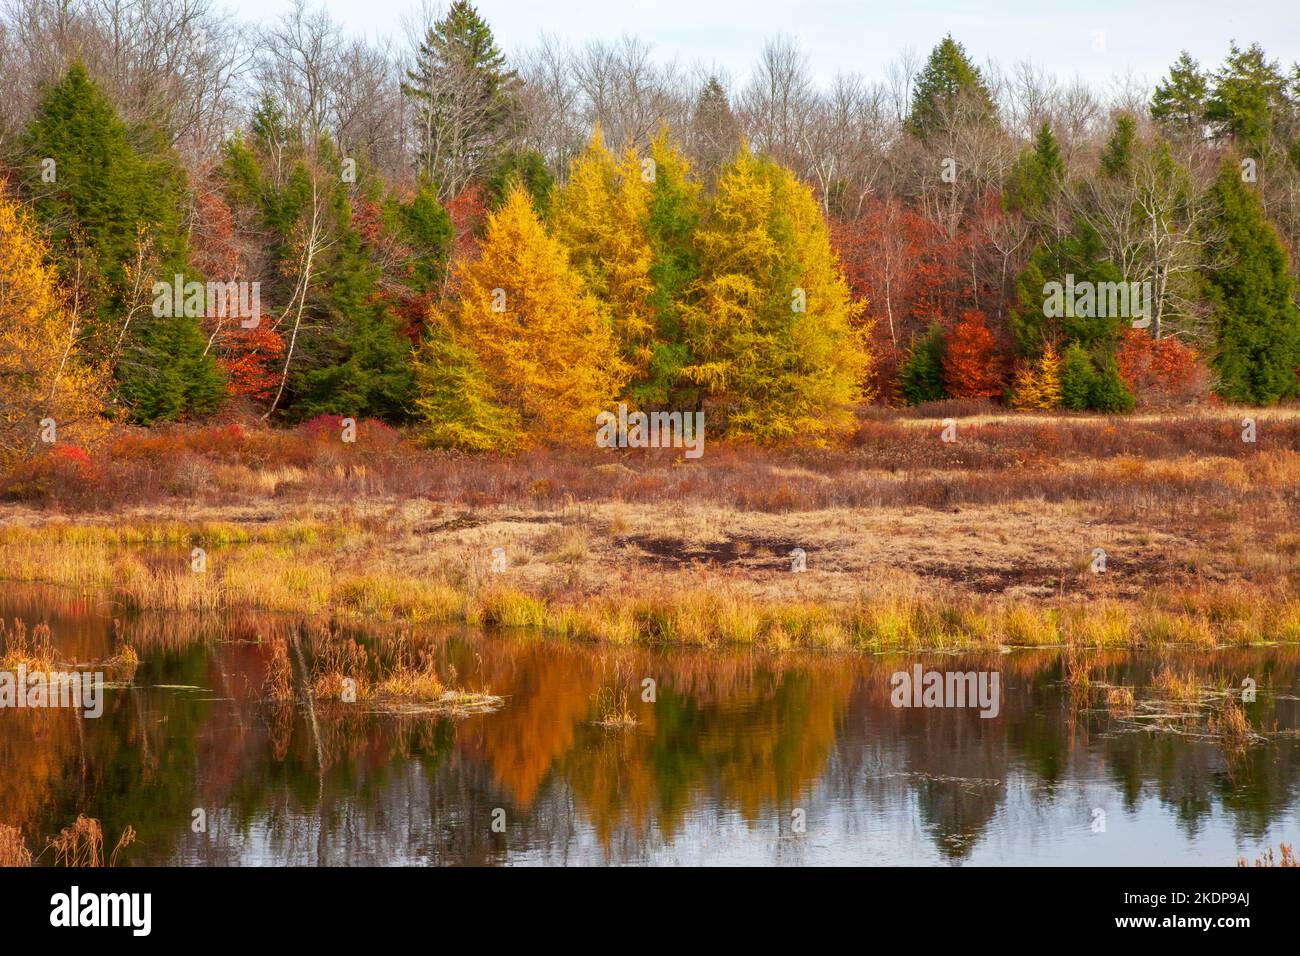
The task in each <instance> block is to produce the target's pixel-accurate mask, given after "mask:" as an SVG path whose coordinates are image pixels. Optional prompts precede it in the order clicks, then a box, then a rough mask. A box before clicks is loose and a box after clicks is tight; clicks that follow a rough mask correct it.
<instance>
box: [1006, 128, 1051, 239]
mask: <svg viewBox="0 0 1300 956" xmlns="http://www.w3.org/2000/svg"><path fill="white" fill-rule="evenodd" d="M1064 182H1065V161H1064V160H1063V159H1062V158H1061V148H1060V147H1059V146H1058V145H1057V143H1056V137H1055V136H1054V135H1052V126H1051V124H1050V123H1047V122H1044V123H1043V125H1042V126H1040V127H1039V129H1038V134H1037V135H1036V136H1035V137H1034V145H1033V146H1032V147H1030V148H1028V149H1026V150H1025V151H1024V152H1023V153H1022V154H1021V155H1020V157H1019V159H1017V160H1016V163H1015V165H1014V166H1012V168H1011V172H1010V173H1009V174H1008V176H1007V182H1006V187H1005V189H1004V190H1003V193H1002V200H1003V204H1004V205H1005V206H1006V208H1007V209H1008V210H1011V211H1013V212H1020V213H1023V214H1024V215H1025V216H1027V217H1028V218H1030V219H1040V218H1042V216H1043V213H1044V212H1045V211H1046V210H1047V209H1048V207H1049V206H1050V205H1051V202H1052V200H1053V199H1054V198H1055V197H1056V196H1057V195H1058V194H1059V193H1060V191H1061V187H1062V185H1063V184H1064Z"/></svg>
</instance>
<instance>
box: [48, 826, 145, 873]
mask: <svg viewBox="0 0 1300 956" xmlns="http://www.w3.org/2000/svg"><path fill="white" fill-rule="evenodd" d="M134 842H135V829H134V828H133V827H132V826H130V825H129V824H128V825H127V827H126V829H124V830H123V831H122V835H121V836H120V837H118V840H117V844H116V845H115V846H114V847H113V851H112V853H111V854H109V856H108V858H107V860H105V856H104V830H103V828H102V827H101V826H100V823H99V821H98V820H96V819H95V818H94V817H87V816H85V815H84V814H79V815H78V816H77V819H76V820H75V821H74V822H73V823H72V824H71V825H70V826H66V827H64V828H63V829H62V830H60V831H59V833H58V835H57V836H54V837H51V838H50V840H49V841H48V842H47V844H46V847H45V849H46V851H49V850H53V851H54V864H55V866H67V867H102V866H106V865H107V866H116V865H117V858H118V856H119V854H121V852H122V851H123V850H124V849H126V848H127V847H128V846H130V845H131V844H132V843H134ZM42 855H44V851H43V852H42Z"/></svg>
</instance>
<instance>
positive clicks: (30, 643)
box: [0, 618, 55, 671]
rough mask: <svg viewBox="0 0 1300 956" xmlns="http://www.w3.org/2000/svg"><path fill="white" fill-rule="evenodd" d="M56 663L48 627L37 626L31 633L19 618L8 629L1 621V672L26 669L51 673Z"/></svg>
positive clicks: (43, 625) (44, 625)
mask: <svg viewBox="0 0 1300 956" xmlns="http://www.w3.org/2000/svg"><path fill="white" fill-rule="evenodd" d="M54 661H55V654H54V645H53V643H52V642H51V640H50V628H49V626H48V625H46V624H37V625H36V626H34V627H33V628H32V629H31V631H30V632H29V631H28V629H27V624H26V623H25V622H24V621H21V620H18V619H17V618H15V619H14V622H13V625H12V626H11V627H8V628H6V627H5V622H4V621H3V620H0V670H16V669H17V668H19V667H25V668H26V669H27V670H29V671H49V670H51V669H52V668H53V667H54Z"/></svg>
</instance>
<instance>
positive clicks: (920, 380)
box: [898, 327, 947, 405]
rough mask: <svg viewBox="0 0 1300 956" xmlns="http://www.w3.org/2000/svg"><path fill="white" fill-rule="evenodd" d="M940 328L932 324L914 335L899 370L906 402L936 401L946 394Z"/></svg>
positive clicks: (915, 403)
mask: <svg viewBox="0 0 1300 956" xmlns="http://www.w3.org/2000/svg"><path fill="white" fill-rule="evenodd" d="M944 351H945V342H944V338H943V330H942V329H940V328H937V327H936V328H932V329H930V330H929V331H928V332H926V333H925V335H923V336H922V337H921V338H919V339H917V340H916V341H915V342H914V343H913V344H912V348H911V350H910V351H909V352H908V353H907V358H906V359H904V360H903V365H902V368H900V369H899V372H898V383H899V390H900V391H901V392H902V393H903V398H904V399H905V400H906V401H907V404H909V405H923V404H925V403H926V402H937V401H939V400H940V399H943V398H945V397H946V395H947V393H946V392H945V391H944V387H943V355H944Z"/></svg>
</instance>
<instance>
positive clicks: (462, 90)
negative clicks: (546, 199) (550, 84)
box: [402, 0, 520, 202]
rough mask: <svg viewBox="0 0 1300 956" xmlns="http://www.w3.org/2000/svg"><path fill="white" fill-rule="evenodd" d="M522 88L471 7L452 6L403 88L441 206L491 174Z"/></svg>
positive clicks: (422, 165)
mask: <svg viewBox="0 0 1300 956" xmlns="http://www.w3.org/2000/svg"><path fill="white" fill-rule="evenodd" d="M519 87H520V81H519V77H518V75H517V74H516V73H515V72H514V71H513V70H511V69H509V67H508V66H507V64H506V58H505V54H503V53H502V52H501V50H500V48H498V47H497V43H496V39H495V38H494V37H493V36H492V29H491V27H489V26H488V24H487V21H485V20H484V19H483V18H482V17H481V16H479V13H478V11H477V10H476V9H474V5H473V4H471V3H469V2H468V0H454V2H453V3H452V4H451V6H450V7H449V8H448V10H447V13H446V14H445V15H444V16H443V17H442V18H441V19H440V20H438V21H437V22H436V23H435V24H434V25H433V26H432V27H430V28H429V31H428V33H427V34H426V35H425V37H424V39H423V40H422V41H421V43H420V48H419V51H418V54H417V56H416V62H415V65H414V67H413V68H412V69H410V70H408V71H407V74H406V82H404V83H403V84H402V92H403V93H405V94H406V95H407V96H408V97H410V98H411V99H413V100H414V101H415V106H416V109H415V120H414V124H415V134H416V142H417V144H418V150H419V159H418V162H419V169H420V171H421V173H422V174H423V175H425V176H428V177H429V178H431V179H432V180H433V182H434V183H436V184H437V187H438V198H439V199H441V200H442V201H443V202H446V201H448V200H449V199H451V198H452V197H454V196H456V195H458V194H459V193H460V191H461V190H462V189H463V188H464V187H465V186H466V185H468V184H469V183H470V182H471V181H472V180H474V179H476V178H478V177H479V176H480V175H481V174H483V172H484V171H485V170H487V169H488V168H489V167H490V166H491V164H492V162H493V161H494V159H495V157H496V153H497V151H498V150H499V149H500V147H501V146H502V145H503V144H504V143H505V142H506V140H507V139H508V138H509V136H510V134H511V126H512V122H513V116H514V111H515V101H516V98H517V95H518V91H519Z"/></svg>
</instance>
